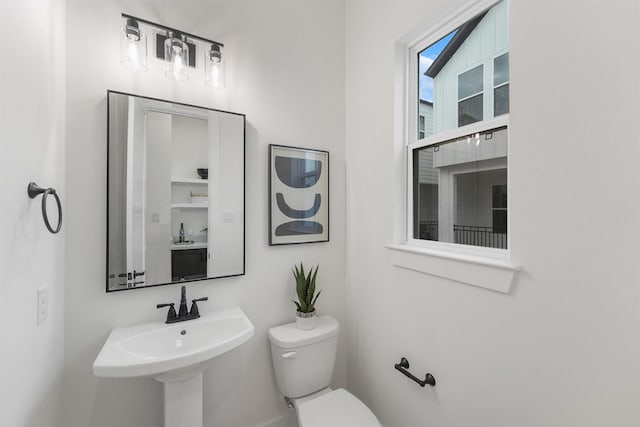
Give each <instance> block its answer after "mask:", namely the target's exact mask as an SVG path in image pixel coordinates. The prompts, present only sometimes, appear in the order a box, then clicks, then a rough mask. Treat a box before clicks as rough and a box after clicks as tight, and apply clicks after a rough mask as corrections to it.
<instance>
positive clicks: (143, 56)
mask: <svg viewBox="0 0 640 427" xmlns="http://www.w3.org/2000/svg"><path fill="white" fill-rule="evenodd" d="M120 63H121V64H122V66H123V67H124V68H126V69H128V70H131V71H147V69H148V68H147V35H146V34H145V33H143V32H142V30H140V27H139V25H138V21H136V20H135V19H132V18H127V22H126V24H125V25H124V26H123V27H122V34H121V35H120Z"/></svg>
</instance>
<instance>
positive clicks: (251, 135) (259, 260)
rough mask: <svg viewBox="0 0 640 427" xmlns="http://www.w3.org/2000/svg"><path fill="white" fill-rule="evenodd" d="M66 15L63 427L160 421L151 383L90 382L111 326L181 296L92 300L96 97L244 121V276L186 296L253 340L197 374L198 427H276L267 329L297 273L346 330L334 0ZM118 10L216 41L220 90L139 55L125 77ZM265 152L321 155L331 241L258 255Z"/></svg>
mask: <svg viewBox="0 0 640 427" xmlns="http://www.w3.org/2000/svg"><path fill="white" fill-rule="evenodd" d="M67 12H68V14H67V51H68V53H69V55H68V58H67V59H68V61H67V67H68V68H67V71H68V74H67V76H68V80H67V85H68V92H67V108H68V115H67V118H68V120H67V133H68V146H69V147H68V151H67V152H68V155H67V166H68V167H67V180H68V182H67V184H68V188H67V192H68V200H67V211H68V215H67V218H68V220H67V223H66V224H67V225H68V228H67V233H68V234H67V245H66V250H67V260H68V263H67V265H68V276H67V292H66V304H67V310H66V317H65V339H66V345H65V387H64V401H65V405H64V426H65V427H87V426H91V427H101V426H112V427H122V426H135V427H144V426H149V427H150V426H158V425H161V424H162V386H161V384H160V383H158V382H156V381H155V380H152V379H131V380H124V379H122V380H120V379H98V378H95V377H94V376H93V373H92V363H93V361H94V359H95V357H96V355H97V353H98V351H99V350H100V348H101V346H102V344H103V342H104V340H105V339H106V337H107V334H108V333H109V331H110V330H111V328H113V327H114V326H119V325H126V324H130V323H134V322H140V321H147V320H152V319H156V320H162V319H163V318H164V316H165V315H166V314H165V313H164V311H160V310H156V309H155V304H156V303H159V302H177V301H178V298H179V288H177V287H173V286H163V287H158V288H152V289H136V290H130V291H124V292H116V293H110V294H106V293H105V292H104V287H105V285H104V275H105V267H104V262H105V221H106V216H105V211H106V206H105V203H106V198H105V194H104V188H105V187H106V181H105V180H106V158H105V156H106V124H107V112H106V90H107V89H114V90H121V91H125V92H133V93H137V94H141V95H146V96H151V97H156V98H163V99H170V100H175V101H177V102H184V103H189V104H195V105H202V106H206V107H212V108H219V109H226V110H231V111H237V112H242V113H245V114H246V115H247V161H246V167H247V180H246V183H247V185H246V192H247V193H246V195H247V197H246V203H247V204H246V212H247V218H246V235H247V239H246V240H247V250H246V260H247V265H246V267H247V269H246V271H247V274H246V275H245V276H243V277H238V278H230V279H218V280H211V281H205V282H198V283H194V284H190V285H188V286H187V294H188V296H189V297H191V298H196V297H200V296H208V297H209V301H208V302H207V303H204V304H201V305H200V310H201V311H203V312H206V311H209V310H212V309H214V308H216V307H225V306H231V305H239V306H241V307H242V309H243V310H244V311H245V312H246V313H247V315H248V316H249V318H250V319H251V320H252V322H253V323H254V325H255V327H256V332H255V336H254V338H253V339H252V340H251V341H249V342H248V343H247V344H245V345H244V346H243V347H241V348H240V349H238V350H234V351H232V352H230V353H228V354H227V355H224V356H222V357H220V358H218V359H216V361H214V363H213V364H212V366H211V367H210V368H209V370H208V371H206V373H205V396H206V403H205V424H206V425H207V426H213V425H221V426H242V427H247V426H255V425H262V424H266V423H267V422H268V420H271V419H276V421H275V423H274V426H275V425H277V424H278V422H277V418H278V417H280V416H281V415H283V414H289V410H288V409H287V408H286V407H285V405H284V403H283V401H282V399H281V398H280V397H279V395H278V394H277V391H276V385H275V380H274V378H273V373H272V367H271V359H270V353H269V346H268V340H267V337H266V331H267V329H268V328H269V327H270V326H273V325H277V324H280V323H284V322H288V321H292V320H293V319H294V311H293V309H294V307H293V304H292V303H291V301H290V300H289V298H290V297H293V295H294V290H293V278H292V277H290V276H291V273H290V268H291V267H292V266H293V264H294V263H295V262H298V261H303V262H305V263H306V264H309V265H311V264H316V263H319V264H320V273H319V284H320V287H321V288H322V289H323V292H322V296H321V297H320V300H319V304H318V306H319V307H318V308H319V310H320V311H321V312H323V313H331V314H333V315H335V316H336V317H337V318H338V319H339V320H340V321H341V322H343V323H344V320H345V319H344V277H345V246H346V243H345V217H346V212H345V188H344V182H345V162H344V117H345V114H344V3H343V2H342V1H341V0H327V1H322V2H317V1H311V0H272V1H268V2H265V1H260V0H237V1H233V2H229V1H223V0H219V1H207V2H204V1H196V0H191V1H183V2H177V3H176V2H174V3H170V2H154V3H153V4H152V3H150V2H147V1H142V0H138V1H126V2H125V1H119V0H108V1H101V2H86V1H82V0H69V2H68V7H67ZM121 12H127V13H130V14H132V15H136V16H140V17H144V18H146V19H149V20H152V21H157V22H161V23H166V24H167V25H170V26H173V27H177V28H180V29H184V30H185V31H187V32H190V33H195V34H200V35H202V36H205V37H211V38H214V39H219V40H220V41H222V42H223V43H225V48H226V49H225V53H226V54H227V58H228V60H229V62H228V64H227V78H226V81H227V88H226V89H224V90H223V91H215V90H211V89H209V88H207V87H206V86H205V85H204V84H203V72H202V70H197V71H194V72H193V76H192V78H191V79H190V80H189V81H187V82H172V81H170V80H168V79H166V78H165V77H164V71H163V65H164V64H162V63H159V62H157V61H156V60H154V59H153V58H151V57H150V58H149V66H150V70H149V72H148V73H146V74H144V75H140V76H133V75H131V74H129V73H128V71H127V70H125V69H123V68H122V67H121V66H120V64H119V40H118V30H119V27H120V26H121V25H122V23H123V21H122V20H121V18H120V13H121ZM318 123H321V124H322V126H318ZM269 143H276V144H285V145H294V146H304V147H311V148H318V149H323V150H328V151H330V153H331V196H332V200H331V242H329V243H317V244H312V245H294V246H287V247H269V246H268V243H267V242H268V240H267V200H268V198H267V176H268V170H267V145H268V144H269ZM21 185H22V184H21ZM25 185H26V184H25ZM21 191H22V190H21ZM340 344H341V349H340V354H339V355H338V369H337V372H336V376H335V384H334V385H336V386H337V385H343V384H344V379H345V360H346V357H345V348H346V335H345V334H343V335H342V336H341V343H340Z"/></svg>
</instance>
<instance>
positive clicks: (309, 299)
mask: <svg viewBox="0 0 640 427" xmlns="http://www.w3.org/2000/svg"><path fill="white" fill-rule="evenodd" d="M318 267H320V266H319V265H318V266H316V269H315V271H314V270H313V267H312V268H311V271H309V274H307V275H305V273H304V266H303V265H302V263H300V268H298V266H297V265H294V269H293V270H291V272H292V273H293V277H294V278H295V279H296V293H297V294H298V301H293V300H292V301H293V302H294V303H295V305H296V307H297V308H298V311H299V312H300V313H313V312H314V311H315V309H316V308H315V304H316V301H317V300H318V297H319V296H320V292H322V291H318V293H317V294H316V276H317V275H318Z"/></svg>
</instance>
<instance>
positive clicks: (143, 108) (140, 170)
mask: <svg viewBox="0 0 640 427" xmlns="http://www.w3.org/2000/svg"><path fill="white" fill-rule="evenodd" d="M107 111H108V133H107V147H108V148H107V151H108V153H107V260H106V265H107V277H106V290H107V292H113V291H120V290H126V289H135V288H142V287H149V286H160V285H169V284H173V283H183V282H189V281H194V280H205V279H216V278H222V277H230V276H239V275H243V274H244V273H245V122H246V119H245V116H244V114H239V113H232V112H227V111H220V110H215V109H212V108H206V107H199V106H194V105H188V104H182V103H177V102H172V101H166V100H161V99H156V98H150V97H144V96H138V95H133V94H128V93H123V92H117V91H111V90H110V91H108V92H107Z"/></svg>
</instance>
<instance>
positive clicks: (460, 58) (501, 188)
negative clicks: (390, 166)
mask: <svg viewBox="0 0 640 427" xmlns="http://www.w3.org/2000/svg"><path fill="white" fill-rule="evenodd" d="M507 15H508V14H507V4H506V1H502V2H499V3H497V4H495V5H494V6H492V7H491V8H489V9H488V10H485V11H484V12H482V13H480V14H479V15H477V16H475V17H474V18H472V19H470V20H469V21H467V22H466V23H464V24H463V25H461V26H459V27H458V28H456V29H454V30H453V31H449V32H448V33H444V34H443V37H442V38H440V39H439V40H438V41H437V42H435V43H432V44H431V45H429V46H426V47H416V48H414V50H413V51H414V52H415V53H416V55H415V58H416V60H417V64H416V65H417V67H416V68H415V69H418V70H419V73H418V90H417V91H415V92H414V93H417V94H418V96H417V99H415V101H416V104H417V105H418V111H419V112H420V113H419V114H417V115H416V116H414V117H417V118H418V120H417V123H416V122H414V123H415V124H416V125H417V128H418V138H417V140H416V141H410V142H409V162H410V168H409V170H410V171H411V173H412V176H411V179H410V181H409V182H410V187H411V193H410V194H412V197H411V198H410V200H409V201H408V209H409V212H410V213H411V215H410V218H411V221H412V224H411V227H409V231H408V233H409V238H410V239H415V240H416V241H424V240H431V241H439V242H447V243H458V244H462V245H471V246H482V247H488V248H499V249H506V248H507V212H508V210H507V157H508V113H509V56H508V31H507ZM430 39H431V40H433V39H434V38H433V37H431V36H430ZM424 45H426V43H425V44H424ZM424 45H423V46H424ZM417 46H419V44H418V45H417ZM427 104H428V106H429V110H428V111H429V115H428V116H427V115H425V114H424V113H423V112H424V111H426V110H425V108H426V107H425V106H426V105H427ZM427 128H428V129H429V131H428V132H427V131H426V129H427ZM414 135H415V134H414Z"/></svg>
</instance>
